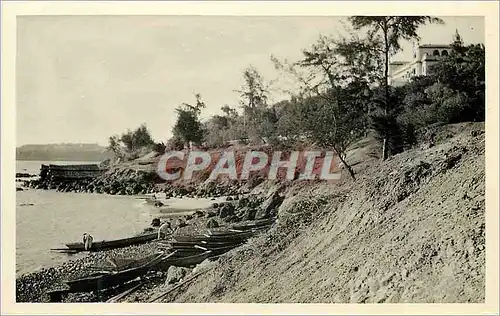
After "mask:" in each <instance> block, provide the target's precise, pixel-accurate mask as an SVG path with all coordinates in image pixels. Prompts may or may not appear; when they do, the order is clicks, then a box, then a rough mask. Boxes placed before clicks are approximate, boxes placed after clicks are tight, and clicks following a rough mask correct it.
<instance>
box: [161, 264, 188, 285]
mask: <svg viewBox="0 0 500 316" xmlns="http://www.w3.org/2000/svg"><path fill="white" fill-rule="evenodd" d="M188 272H189V269H188V268H183V267H175V266H171V267H170V268H168V271H167V279H166V280H165V284H166V285H168V284H173V283H177V282H179V281H180V280H181V279H182V278H183V277H185V276H186V275H187V274H188Z"/></svg>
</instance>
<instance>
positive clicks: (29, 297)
mask: <svg viewBox="0 0 500 316" xmlns="http://www.w3.org/2000/svg"><path fill="white" fill-rule="evenodd" d="M29 190H32V189H29ZM94 194H95V193H94ZM142 197H143V196H139V195H137V199H141V198H142ZM226 199H227V200H226ZM156 201H161V203H163V205H162V206H154V205H151V211H152V212H154V211H155V210H161V209H162V208H163V209H167V210H168V209H174V212H165V213H163V216H158V214H155V213H152V215H153V216H154V217H158V218H161V219H162V221H165V220H167V221H170V222H171V223H174V225H173V227H177V231H176V233H175V235H194V234H196V233H201V232H203V231H206V229H207V227H209V225H208V223H209V222H212V224H211V225H213V222H214V221H215V222H216V226H219V227H223V226H229V225H231V224H232V223H238V222H243V221H245V220H253V219H254V218H255V213H256V212H257V211H256V210H255V211H254V212H251V213H254V214H253V215H252V214H250V216H249V214H248V210H249V206H248V205H252V206H251V207H252V208H258V206H259V205H260V204H261V203H262V201H263V198H262V197H259V196H258V195H253V196H250V197H247V196H242V197H241V199H240V198H239V197H234V198H232V197H230V198H228V197H224V196H223V197H216V198H215V197H212V198H209V197H206V198H193V197H176V198H166V197H165V198H161V197H160V198H158V199H156ZM178 210H180V211H181V213H180V214H176V211H178ZM238 212H239V217H238V215H236V213H238ZM187 213H190V214H187ZM226 213H227V214H226ZM156 229H158V228H157V227H155V228H153V227H151V226H150V227H145V229H144V231H143V233H146V232H153V231H155V230H156ZM160 249H161V246H160V245H159V244H158V243H157V241H156V240H155V241H151V242H148V243H144V244H140V245H132V246H127V247H123V248H117V249H110V250H103V251H97V252H89V253H87V254H85V255H84V256H83V257H79V258H75V259H69V260H67V261H63V262H61V263H57V264H55V265H53V266H48V267H41V268H39V269H36V270H34V271H31V272H27V273H23V274H20V275H16V301H17V302H49V301H50V299H49V296H48V294H47V292H49V291H51V290H54V289H58V288H61V287H63V286H64V285H63V284H64V282H63V281H65V280H68V279H73V278H78V277H83V276H85V275H88V274H89V273H90V272H91V271H92V269H93V268H92V267H95V266H103V265H106V263H107V259H109V258H115V257H121V258H126V259H141V258H144V257H146V256H149V255H152V254H154V253H155V252H158V251H160ZM47 251H50V250H49V249H47ZM168 271H170V269H169V270H167V271H155V273H154V275H149V274H147V275H146V276H145V280H146V281H145V282H146V285H147V284H153V283H154V282H156V281H158V280H160V281H162V282H164V281H165V278H167V274H168ZM183 271H184V270H183ZM186 271H187V270H186ZM155 280H156V281H155ZM108 292H109V295H108V294H102V295H100V297H99V298H98V297H97V296H96V293H93V292H90V293H71V294H69V295H68V296H67V297H66V298H65V299H64V302H98V301H103V300H105V298H106V295H108V296H112V293H114V292H113V290H111V291H106V293H108ZM115 294H116V293H115Z"/></svg>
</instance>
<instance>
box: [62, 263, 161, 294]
mask: <svg viewBox="0 0 500 316" xmlns="http://www.w3.org/2000/svg"><path fill="white" fill-rule="evenodd" d="M162 259H164V255H163V254H159V255H157V256H156V257H155V258H154V259H153V260H151V261H149V262H147V263H145V264H143V265H141V266H139V267H133V268H129V269H126V270H122V271H118V272H115V273H96V274H94V275H91V276H88V277H84V278H79V279H74V280H69V281H66V284H67V285H68V286H69V289H68V292H73V293H74V292H90V291H96V290H102V289H106V288H110V287H114V286H118V285H121V284H123V283H126V282H129V281H132V280H133V279H135V278H138V277H140V276H142V275H144V274H146V273H147V272H148V271H149V270H150V269H151V268H152V267H154V266H155V265H156V264H157V263H159V262H160V261H162Z"/></svg>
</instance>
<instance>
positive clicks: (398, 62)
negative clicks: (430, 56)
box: [391, 61, 409, 65]
mask: <svg viewBox="0 0 500 316" xmlns="http://www.w3.org/2000/svg"><path fill="white" fill-rule="evenodd" d="M407 63H409V61H393V62H391V65H404V64H407Z"/></svg>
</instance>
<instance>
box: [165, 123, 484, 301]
mask: <svg viewBox="0 0 500 316" xmlns="http://www.w3.org/2000/svg"><path fill="white" fill-rule="evenodd" d="M432 138H433V143H434V142H435V143H436V144H435V145H433V146H431V147H430V148H428V149H414V150H410V151H407V152H404V153H402V154H399V155H397V156H394V157H392V158H391V159H389V160H387V161H385V162H384V163H379V162H376V161H370V162H366V163H361V164H359V165H358V166H356V168H357V170H358V179H357V180H356V181H355V182H352V181H350V180H346V182H345V183H343V184H342V185H321V184H317V185H314V186H308V187H305V188H304V187H303V188H300V189H298V188H295V189H294V188H293V187H292V188H289V189H288V192H287V198H286V200H285V202H284V203H283V204H282V206H281V207H280V208H279V213H278V216H279V221H278V224H276V226H275V227H274V228H273V229H272V230H271V231H270V232H269V233H268V234H266V235H265V236H262V237H259V238H257V239H253V240H251V241H250V242H249V243H248V244H247V245H245V246H243V247H241V248H238V249H235V250H233V251H231V252H230V253H228V254H226V255H225V256H223V257H222V258H220V260H219V261H218V262H217V263H216V265H215V267H214V268H213V269H211V270H210V271H208V272H206V273H205V275H204V276H203V277H200V278H198V279H196V280H194V281H192V283H191V284H190V285H186V286H185V287H183V288H181V289H178V290H177V291H174V292H172V293H171V294H170V295H168V296H166V297H165V298H164V300H163V302H174V301H175V302H269V303H271V302H272V303H280V302H322V303H331V302H338V303H355V302H366V303H374V302H456V303H459V302H460V303H464V302H483V301H484V297H485V240H484V238H485V235H484V234H485V233H484V229H485V221H484V211H485V200H484V190H485V189H484V186H485V169H484V168H485V164H484V158H485V157H484V125H483V124H461V125H455V126H451V127H445V128H442V129H440V130H439V131H438V132H437V133H436V135H433V137H432ZM427 147H428V146H427ZM160 290H161V288H158V289H156V290H155V291H160Z"/></svg>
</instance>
